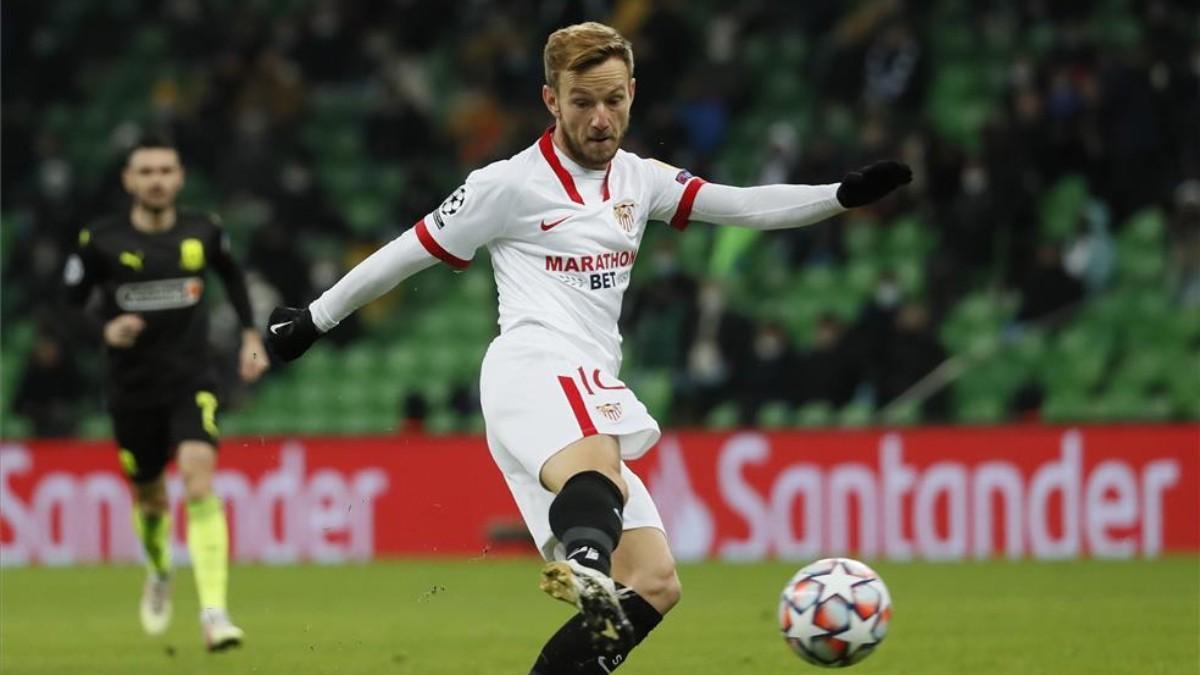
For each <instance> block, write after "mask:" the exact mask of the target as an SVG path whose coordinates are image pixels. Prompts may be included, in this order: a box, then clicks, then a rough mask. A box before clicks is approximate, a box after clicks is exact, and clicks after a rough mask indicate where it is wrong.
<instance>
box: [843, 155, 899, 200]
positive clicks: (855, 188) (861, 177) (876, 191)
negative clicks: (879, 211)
mask: <svg viewBox="0 0 1200 675" xmlns="http://www.w3.org/2000/svg"><path fill="white" fill-rule="evenodd" d="M911 182H912V169H910V168H908V165H907V164H904V163H902V162H897V161H894V160H891V159H885V160H883V161H882V162H875V163H874V164H869V165H867V166H864V167H863V168H861V169H857V170H855V171H851V172H850V173H848V174H846V177H845V178H843V179H842V184H841V185H839V186H838V191H837V198H838V201H839V202H841V203H842V206H844V207H846V208H848V209H852V208H854V207H856V206H863V205H864V204H870V203H872V202H877V201H879V200H880V199H882V198H883V197H884V196H886V195H887V193H889V192H891V191H892V190H895V189H896V188H898V187H900V186H901V185H908V184H909V183H911Z"/></svg>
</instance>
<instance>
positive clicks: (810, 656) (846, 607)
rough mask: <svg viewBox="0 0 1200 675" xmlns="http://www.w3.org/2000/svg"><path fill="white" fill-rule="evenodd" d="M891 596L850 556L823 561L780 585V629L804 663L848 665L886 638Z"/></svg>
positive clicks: (872, 575) (869, 652) (881, 582)
mask: <svg viewBox="0 0 1200 675" xmlns="http://www.w3.org/2000/svg"><path fill="white" fill-rule="evenodd" d="M891 618H892V597H891V595H889V594H888V589H887V586H884V585H883V579H880V578H879V575H878V574H876V573H875V570H872V569H871V568H870V567H867V566H866V565H864V564H862V563H860V562H859V561H857V560H851V559H849V558H825V559H824V560H818V561H816V562H815V563H812V564H811V565H808V566H807V567H805V568H804V569H802V570H800V571H799V572H796V574H795V576H793V577H792V578H791V580H790V581H788V583H787V586H784V587H783V593H782V594H781V595H780V597H779V628H780V630H782V631H783V639H784V640H786V641H787V643H788V645H789V646H791V648H792V650H793V651H795V652H796V653H797V654H799V655H800V657H801V658H803V659H804V660H805V661H808V662H809V663H813V664H816V665H818V666H828V667H841V666H849V665H853V664H855V663H858V662H859V661H862V660H863V659H865V658H867V657H868V656H870V654H871V652H873V651H875V649H876V648H877V647H879V643H881V642H883V638H884V636H886V635H887V630H888V622H890V621H891Z"/></svg>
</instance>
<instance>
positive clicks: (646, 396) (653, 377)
mask: <svg viewBox="0 0 1200 675" xmlns="http://www.w3.org/2000/svg"><path fill="white" fill-rule="evenodd" d="M630 386H632V387H633V390H634V391H635V392H637V396H638V400H640V401H641V402H642V403H643V404H644V405H645V406H646V410H648V411H649V412H650V415H651V416H653V417H654V418H655V419H657V420H667V419H670V413H671V394H672V391H671V373H670V371H666V370H653V371H646V372H642V373H638V375H637V377H636V380H635V381H634V383H632V384H631V385H630Z"/></svg>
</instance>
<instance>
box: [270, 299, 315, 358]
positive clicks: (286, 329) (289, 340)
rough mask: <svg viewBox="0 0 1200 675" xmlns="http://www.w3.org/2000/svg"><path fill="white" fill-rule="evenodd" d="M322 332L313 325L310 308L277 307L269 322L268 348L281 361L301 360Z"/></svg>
mask: <svg viewBox="0 0 1200 675" xmlns="http://www.w3.org/2000/svg"><path fill="white" fill-rule="evenodd" d="M319 337H321V332H320V331H318V330H317V327H316V326H314V325H313V320H312V314H310V313H309V312H308V308H305V309H299V308H297V307H276V308H275V309H273V310H271V318H270V319H268V320H267V348H268V349H269V350H270V352H271V355H272V356H274V357H275V358H276V359H278V360H280V361H285V362H286V361H292V360H295V359H298V358H300V355H302V354H303V353H304V352H306V351H308V348H309V347H311V346H312V344H313V343H314V342H316V341H317V338H319Z"/></svg>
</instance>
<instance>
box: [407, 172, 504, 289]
mask: <svg viewBox="0 0 1200 675" xmlns="http://www.w3.org/2000/svg"><path fill="white" fill-rule="evenodd" d="M506 164H507V161H505V162H496V163H495V164H491V165H489V166H486V167H484V168H482V169H479V170H478V171H473V172H471V174H470V175H469V176H467V180H466V182H465V183H463V184H462V185H461V186H459V187H458V189H457V190H455V191H454V192H452V193H450V196H449V197H446V199H445V200H444V201H443V202H442V203H441V205H440V206H438V207H437V208H436V209H434V210H433V211H430V212H429V213H428V214H427V215H426V216H425V217H424V218H422V219H421V220H419V221H417V224H416V226H415V227H414V228H413V229H414V230H415V231H416V235H417V240H418V241H420V242H421V245H422V246H424V247H425V250H426V251H428V252H429V254H430V255H432V256H433V257H435V258H437V259H438V260H440V261H442V262H444V263H446V264H447V265H449V266H450V267H453V268H454V269H457V270H461V269H466V267H467V266H468V265H470V264H471V259H472V258H474V257H475V251H476V250H477V249H478V248H479V247H481V246H486V245H487V244H488V242H490V241H491V240H493V239H495V238H496V237H498V236H500V235H501V234H502V233H503V232H504V230H505V228H506V227H507V225H508V217H509V214H510V213H511V212H512V210H511V209H510V208H509V207H508V204H509V202H510V201H511V199H512V191H511V190H508V189H506V186H507V184H508V181H507V180H506V178H507V172H506Z"/></svg>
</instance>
